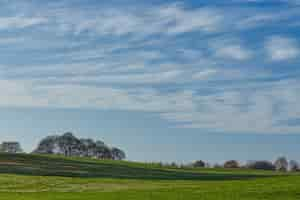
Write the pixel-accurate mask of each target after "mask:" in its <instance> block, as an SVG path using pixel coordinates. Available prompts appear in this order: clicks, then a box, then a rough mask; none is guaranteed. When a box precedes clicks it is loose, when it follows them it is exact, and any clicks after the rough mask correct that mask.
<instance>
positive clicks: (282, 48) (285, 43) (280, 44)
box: [265, 36, 300, 61]
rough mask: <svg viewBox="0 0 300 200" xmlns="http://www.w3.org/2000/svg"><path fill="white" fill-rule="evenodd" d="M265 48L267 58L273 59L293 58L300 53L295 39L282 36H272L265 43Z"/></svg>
mask: <svg viewBox="0 0 300 200" xmlns="http://www.w3.org/2000/svg"><path fill="white" fill-rule="evenodd" d="M265 48H266V51H267V54H268V56H269V58H270V59H271V60H273V61H284V60H290V59H295V58H297V57H298V56H299V54H300V49H299V47H298V45H297V41H296V40H294V39H292V38H287V37H282V36H272V37H270V38H269V39H268V40H267V41H266V43H265Z"/></svg>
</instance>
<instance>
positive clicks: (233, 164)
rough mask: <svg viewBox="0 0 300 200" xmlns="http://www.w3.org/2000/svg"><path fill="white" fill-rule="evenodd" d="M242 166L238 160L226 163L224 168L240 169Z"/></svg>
mask: <svg viewBox="0 0 300 200" xmlns="http://www.w3.org/2000/svg"><path fill="white" fill-rule="evenodd" d="M239 167H240V165H239V163H238V161H236V160H229V161H226V162H225V163H224V168H239Z"/></svg>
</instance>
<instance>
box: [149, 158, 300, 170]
mask: <svg viewBox="0 0 300 200" xmlns="http://www.w3.org/2000/svg"><path fill="white" fill-rule="evenodd" d="M152 164H154V165H158V166H160V167H171V168H225V169H255V170H271V171H281V172H287V171H291V172H298V171H299V172H300V164H299V163H298V162H297V161H295V160H288V159H287V158H285V157H279V158H277V159H276V160H275V161H274V162H271V161H267V160H257V161H248V162H247V163H246V164H241V163H240V162H239V161H237V160H228V161H226V162H224V163H223V164H214V165H211V164H209V163H208V162H205V161H203V160H196V161H194V162H192V163H189V164H177V163H176V162H172V163H162V162H159V163H152Z"/></svg>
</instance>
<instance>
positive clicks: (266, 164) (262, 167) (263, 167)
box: [246, 160, 276, 170]
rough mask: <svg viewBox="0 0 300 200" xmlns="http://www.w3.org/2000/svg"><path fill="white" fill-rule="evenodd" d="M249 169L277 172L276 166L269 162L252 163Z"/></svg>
mask: <svg viewBox="0 0 300 200" xmlns="http://www.w3.org/2000/svg"><path fill="white" fill-rule="evenodd" d="M246 167H247V168H249V169H260V170H275V169H276V168H275V166H274V165H273V164H272V163H271V162H269V161H264V160H263V161H252V162H249V163H248V164H247V165H246Z"/></svg>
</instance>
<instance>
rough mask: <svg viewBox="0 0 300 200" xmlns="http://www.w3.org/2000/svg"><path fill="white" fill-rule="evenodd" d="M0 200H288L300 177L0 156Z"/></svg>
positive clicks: (298, 194)
mask: <svg viewBox="0 0 300 200" xmlns="http://www.w3.org/2000/svg"><path fill="white" fill-rule="evenodd" d="M0 173H1V174H0V200H2V199H3V200H7V199H14V200H86V199H88V200H96V199H97V200H98V199H105V200H119V199H122V200H141V199H146V200H152V199H153V200H168V199H170V200H194V199H203V200H219V199H220V200H224V199H225V200H226V199H228V200H232V199H236V200H269V199H270V200H289V199H295V200H296V199H300V174H297V173H278V172H269V171H255V170H246V169H232V170H228V169H177V168H166V167H160V166H158V165H155V164H143V163H135V162H126V161H102V160H93V159H85V158H63V157H57V156H41V155H25V154H0Z"/></svg>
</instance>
